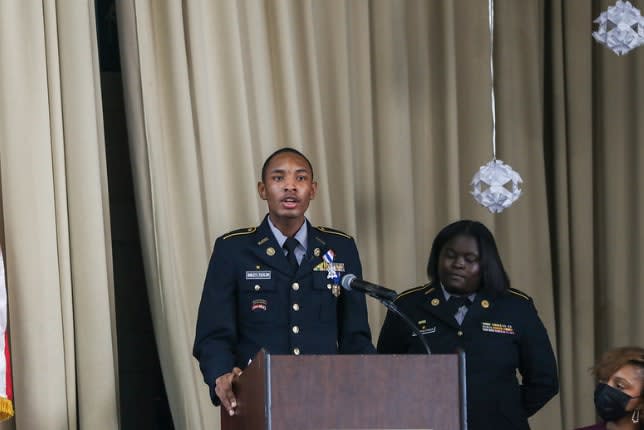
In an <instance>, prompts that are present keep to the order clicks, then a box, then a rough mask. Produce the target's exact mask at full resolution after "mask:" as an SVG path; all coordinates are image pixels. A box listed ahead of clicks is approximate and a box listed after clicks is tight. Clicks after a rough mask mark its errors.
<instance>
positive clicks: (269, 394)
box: [221, 350, 467, 430]
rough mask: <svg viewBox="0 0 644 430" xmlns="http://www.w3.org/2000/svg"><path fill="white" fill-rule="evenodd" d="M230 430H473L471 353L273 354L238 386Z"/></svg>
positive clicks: (224, 422) (224, 423)
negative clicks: (468, 389)
mask: <svg viewBox="0 0 644 430" xmlns="http://www.w3.org/2000/svg"><path fill="white" fill-rule="evenodd" d="M234 389H235V393H236V397H237V402H238V406H237V415H235V416H233V417H230V416H228V414H227V413H226V410H225V409H224V408H221V428H222V430H322V429H325V430H327V429H337V430H339V429H346V430H348V429H351V430H358V429H360V430H376V429H377V430H384V429H397V430H401V429H413V430H421V429H422V430H430V429H431V430H466V429H467V425H466V421H467V417H466V407H465V358H464V354H462V353H461V354H436V355H375V354H374V355H303V356H291V355H271V354H268V353H267V352H265V351H264V350H262V351H260V352H259V353H258V354H257V356H256V357H255V359H254V360H253V362H252V363H251V364H250V366H248V368H246V370H244V373H243V374H242V375H241V377H240V378H239V381H238V383H237V384H235V387H234Z"/></svg>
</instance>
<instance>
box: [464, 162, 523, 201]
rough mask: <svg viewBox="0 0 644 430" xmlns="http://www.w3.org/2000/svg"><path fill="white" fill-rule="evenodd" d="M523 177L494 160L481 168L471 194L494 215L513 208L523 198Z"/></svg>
mask: <svg viewBox="0 0 644 430" xmlns="http://www.w3.org/2000/svg"><path fill="white" fill-rule="evenodd" d="M522 183H523V180H522V179H521V176H520V175H519V174H518V173H517V172H515V171H514V170H512V167H510V166H509V165H507V164H504V163H503V161H501V160H496V159H495V160H492V161H490V162H489V163H487V164H485V165H484V166H481V168H480V169H479V171H478V172H476V174H475V175H474V177H473V178H472V182H471V183H470V185H471V186H472V191H471V194H472V195H473V196H474V198H475V199H476V201H477V202H479V204H480V205H482V206H484V207H486V208H487V209H488V210H489V211H490V212H492V213H499V212H501V211H503V209H506V208H509V207H510V206H512V203H514V202H515V201H516V200H517V199H518V198H519V196H521V184H522Z"/></svg>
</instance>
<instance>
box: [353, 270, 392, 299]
mask: <svg viewBox="0 0 644 430" xmlns="http://www.w3.org/2000/svg"><path fill="white" fill-rule="evenodd" d="M342 288H344V289H345V290H347V291H351V290H357V291H361V292H363V293H365V294H369V295H370V296H371V297H374V298H376V299H384V300H389V301H393V300H394V299H395V298H396V297H397V296H398V293H396V292H395V291H394V290H390V289H389V288H385V287H381V286H380V285H376V284H372V283H371V282H367V281H364V280H362V279H359V278H358V277H357V276H356V275H354V274H353V273H347V274H346V275H344V276H343V277H342Z"/></svg>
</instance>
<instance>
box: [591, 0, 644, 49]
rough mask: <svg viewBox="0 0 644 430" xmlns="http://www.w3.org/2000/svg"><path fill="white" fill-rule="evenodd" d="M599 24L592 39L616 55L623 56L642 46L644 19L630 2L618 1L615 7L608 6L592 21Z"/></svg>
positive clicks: (643, 41) (643, 40)
mask: <svg viewBox="0 0 644 430" xmlns="http://www.w3.org/2000/svg"><path fill="white" fill-rule="evenodd" d="M593 22H595V23H598V24H599V27H598V28H597V31H595V32H593V37H594V38H595V40H596V41H598V42H599V43H601V44H603V45H606V46H607V47H608V48H610V49H611V50H612V51H613V52H614V53H616V54H617V55H623V54H626V53H627V52H629V51H630V50H631V49H634V48H637V47H638V46H641V45H642V44H644V17H642V15H640V11H639V9H637V8H635V7H633V5H631V3H630V2H628V1H626V2H624V1H621V0H618V1H617V3H616V4H615V6H609V7H608V11H607V12H602V13H601V14H600V15H599V17H598V18H597V19H596V20H595V21H593Z"/></svg>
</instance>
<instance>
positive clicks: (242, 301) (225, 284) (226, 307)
mask: <svg viewBox="0 0 644 430" xmlns="http://www.w3.org/2000/svg"><path fill="white" fill-rule="evenodd" d="M306 223H307V228H308V239H307V242H308V246H307V248H308V249H307V251H306V255H305V256H304V258H303V259H302V262H301V263H300V267H299V269H298V271H297V273H296V275H295V276H294V277H293V276H292V275H291V274H290V268H289V264H288V261H287V258H286V256H284V252H283V251H282V249H281V248H280V246H279V244H278V243H277V240H276V239H275V237H274V235H273V233H272V232H271V229H270V227H269V225H268V222H267V219H266V218H265V219H264V221H263V222H262V224H261V225H260V226H259V227H257V228H254V227H252V228H247V229H242V230H237V231H234V232H231V233H228V234H225V235H223V236H221V237H219V238H218V239H217V241H216V242H215V246H214V250H213V253H212V257H211V259H210V264H209V266H208V272H207V275H206V280H205V284H204V289H203V294H202V297H201V304H200V305H199V314H198V317H197V329H196V337H195V342H194V349H193V354H194V356H195V357H196V358H197V360H199V365H200V368H201V371H202V373H203V376H204V381H205V382H206V384H208V386H209V387H210V394H211V398H212V400H213V403H215V404H216V405H217V404H219V400H218V398H217V397H216V395H215V394H214V382H215V379H216V378H217V377H218V376H220V375H222V374H224V373H227V372H230V371H231V369H232V368H233V366H237V367H240V368H242V369H243V368H244V367H246V366H247V365H248V363H249V360H250V359H252V358H253V357H254V356H255V354H256V353H257V352H258V351H259V349H260V348H265V349H266V350H267V351H268V352H269V353H271V354H295V355H299V354H336V353H341V354H362V353H372V352H375V349H374V347H373V344H372V343H371V332H370V330H369V324H368V321H367V307H366V302H365V297H364V295H362V294H361V293H359V292H355V291H345V290H342V291H340V290H341V287H337V286H336V287H334V286H333V285H332V281H331V280H330V279H327V274H328V267H327V265H326V264H325V263H324V262H323V259H322V256H323V255H324V254H325V253H326V252H327V250H329V249H330V250H332V251H333V252H334V253H335V258H334V265H335V269H336V270H337V272H338V274H339V275H340V276H342V275H344V274H346V273H353V274H355V275H356V276H358V277H361V276H362V267H361V265H360V259H359V256H358V250H357V248H356V245H355V242H354V240H353V239H352V238H351V237H350V236H348V235H346V234H344V233H342V232H339V231H337V230H332V229H328V228H324V227H312V226H311V225H310V223H309V222H308V221H306ZM334 293H335V294H334ZM338 293H339V295H338Z"/></svg>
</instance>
